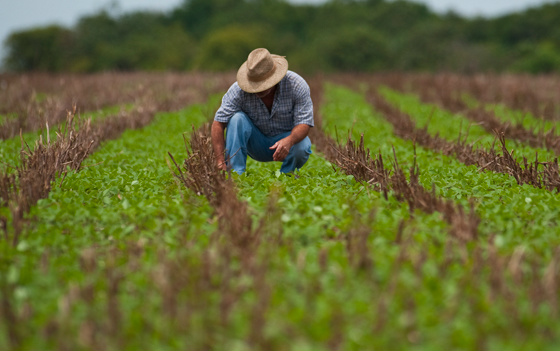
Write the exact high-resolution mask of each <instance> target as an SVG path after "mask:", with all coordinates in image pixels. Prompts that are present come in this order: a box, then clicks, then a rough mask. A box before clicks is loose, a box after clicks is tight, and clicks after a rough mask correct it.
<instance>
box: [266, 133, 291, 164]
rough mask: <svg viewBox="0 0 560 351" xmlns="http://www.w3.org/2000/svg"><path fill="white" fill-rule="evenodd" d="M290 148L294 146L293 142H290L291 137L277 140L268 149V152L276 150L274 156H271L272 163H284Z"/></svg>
mask: <svg viewBox="0 0 560 351" xmlns="http://www.w3.org/2000/svg"><path fill="white" fill-rule="evenodd" d="M292 146H294V142H293V141H292V136H291V135H290V136H287V137H285V138H284V139H280V140H278V141H277V142H276V143H275V144H274V145H272V146H271V147H270V150H276V151H274V155H272V159H273V160H274V161H284V159H285V158H286V156H288V153H289V152H290V149H291V148H292Z"/></svg>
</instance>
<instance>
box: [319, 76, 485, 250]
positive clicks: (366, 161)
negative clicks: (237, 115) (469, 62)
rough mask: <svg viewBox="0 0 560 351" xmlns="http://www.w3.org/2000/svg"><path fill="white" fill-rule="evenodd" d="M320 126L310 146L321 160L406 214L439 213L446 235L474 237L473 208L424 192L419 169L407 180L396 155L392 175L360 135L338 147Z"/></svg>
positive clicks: (476, 218)
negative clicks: (404, 204) (404, 209)
mask: <svg viewBox="0 0 560 351" xmlns="http://www.w3.org/2000/svg"><path fill="white" fill-rule="evenodd" d="M311 84H312V86H313V89H312V91H313V94H314V95H319V96H313V101H315V102H316V101H320V94H321V90H320V89H321V86H320V84H318V83H314V82H312V83H311ZM315 119H316V120H319V121H321V115H320V113H319V111H318V109H316V110H315ZM321 123H322V122H319V123H318V127H317V128H315V129H314V130H313V133H312V137H313V142H314V144H315V145H316V147H317V149H318V150H319V151H320V152H321V153H323V154H324V155H325V157H326V158H327V159H328V160H329V161H330V162H332V163H333V164H335V165H336V166H337V167H339V168H340V169H341V170H342V171H343V172H345V173H346V174H349V175H352V176H354V178H355V179H356V180H357V181H359V182H363V183H364V184H367V185H369V186H372V187H373V188H374V189H376V190H377V191H380V192H382V193H383V194H384V196H385V198H387V196H388V192H389V191H391V192H392V195H394V196H395V197H396V198H397V200H399V201H401V202H407V203H408V205H409V208H410V212H411V213H414V210H415V209H420V210H422V211H423V212H425V213H428V214H430V213H434V212H439V213H441V214H442V215H443V217H444V219H445V220H446V222H448V223H449V224H450V233H451V235H452V236H453V237H455V238H457V239H459V240H463V241H470V240H474V239H476V238H477V236H478V225H479V222H480V219H479V218H478V216H476V214H475V212H474V209H473V207H472V206H471V209H470V211H465V210H464V209H463V208H462V206H460V205H458V204H455V203H454V202H453V201H451V200H447V199H444V198H442V197H441V196H438V195H436V194H435V191H434V190H435V189H432V191H428V190H427V189H426V188H424V187H423V186H422V185H421V184H420V182H419V175H420V169H419V167H418V165H416V164H414V165H412V166H411V167H410V169H409V174H410V180H407V176H406V174H405V172H404V170H403V169H402V167H401V166H400V165H399V162H398V160H397V157H396V155H394V157H393V160H392V163H393V167H392V171H390V170H389V169H388V168H386V167H385V161H384V160H383V156H382V155H381V153H379V154H377V155H375V157H372V156H371V154H370V150H369V149H367V148H366V147H365V145H364V137H363V135H362V137H361V139H360V141H359V142H356V141H355V140H353V139H352V138H351V137H350V136H348V138H347V141H346V144H339V143H337V142H335V141H334V140H333V139H332V138H330V137H329V136H327V135H326V134H325V133H324V132H323V131H322V130H320V126H321Z"/></svg>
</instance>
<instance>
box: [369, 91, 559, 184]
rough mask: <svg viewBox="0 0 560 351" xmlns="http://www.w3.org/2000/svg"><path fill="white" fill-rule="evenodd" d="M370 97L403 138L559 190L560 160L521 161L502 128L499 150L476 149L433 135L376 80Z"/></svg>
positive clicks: (468, 162) (523, 182)
mask: <svg viewBox="0 0 560 351" xmlns="http://www.w3.org/2000/svg"><path fill="white" fill-rule="evenodd" d="M442 94H443V93H442ZM368 99H369V101H370V102H371V104H372V105H373V106H374V107H375V109H377V110H378V111H380V112H381V113H382V115H383V116H384V117H385V118H386V120H387V121H388V122H389V123H391V124H392V125H393V128H394V131H395V133H396V135H398V136H399V137H401V138H403V139H407V140H412V141H414V142H415V143H416V144H418V145H420V146H422V147H425V148H428V149H431V150H434V151H436V152H441V153H442V154H444V155H446V156H451V157H455V158H456V159H457V160H458V161H460V162H461V163H464V164H465V165H467V166H470V165H475V166H477V167H478V169H479V171H485V170H488V171H492V172H496V173H504V174H508V175H510V176H512V177H514V178H515V180H516V181H517V183H518V184H519V185H522V184H530V185H532V186H534V187H536V188H543V189H547V190H549V191H556V192H558V191H560V176H559V173H558V159H554V160H553V161H550V162H541V161H539V160H538V156H537V155H535V160H534V161H529V160H527V158H525V157H524V158H523V160H522V161H519V160H517V159H516V158H515V157H514V156H513V151H509V150H508V148H507V145H506V140H505V138H506V133H504V132H503V131H502V130H500V129H496V130H495V133H496V134H497V135H496V138H497V140H498V142H499V150H496V149H495V148H494V145H493V146H492V147H491V148H490V149H489V150H487V149H484V148H475V147H474V146H473V145H472V144H466V143H465V142H464V141H463V140H461V139H460V138H459V139H458V140H457V141H456V142H450V141H448V140H446V139H443V138H441V137H439V136H438V135H430V134H429V133H428V131H427V126H426V127H424V128H418V127H417V126H416V124H415V122H414V121H413V120H412V118H411V117H410V116H408V115H407V114H406V113H404V112H402V111H400V110H399V109H397V108H395V107H393V106H392V105H391V104H389V103H388V102H387V101H385V100H384V99H383V98H382V97H381V96H380V94H379V93H378V92H377V84H375V83H374V84H372V86H371V87H370V89H369V91H368ZM500 151H501V153H500Z"/></svg>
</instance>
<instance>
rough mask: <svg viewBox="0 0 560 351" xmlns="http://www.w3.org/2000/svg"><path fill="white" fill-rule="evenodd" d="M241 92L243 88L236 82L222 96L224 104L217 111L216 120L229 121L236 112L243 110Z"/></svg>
mask: <svg viewBox="0 0 560 351" xmlns="http://www.w3.org/2000/svg"><path fill="white" fill-rule="evenodd" d="M241 94H242V90H241V88H239V85H237V82H235V83H234V84H233V85H232V86H231V87H230V88H229V89H228V91H227V93H225V95H224V97H223V98H222V104H221V106H220V108H219V109H218V111H216V115H215V116H214V121H217V122H222V123H228V122H229V120H230V118H231V117H232V116H233V115H234V114H235V113H237V112H239V111H241Z"/></svg>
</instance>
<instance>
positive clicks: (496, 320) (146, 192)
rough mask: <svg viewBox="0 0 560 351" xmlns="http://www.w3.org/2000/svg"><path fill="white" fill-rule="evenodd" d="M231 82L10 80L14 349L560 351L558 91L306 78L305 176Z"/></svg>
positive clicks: (4, 305)
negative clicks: (290, 165)
mask: <svg viewBox="0 0 560 351" xmlns="http://www.w3.org/2000/svg"><path fill="white" fill-rule="evenodd" d="M234 79H235V77H234V76H233V75H202V74H184V75H180V74H161V75H156V74H140V73H139V74H130V75H126V74H122V75H121V74H103V75H90V76H87V77H85V76H71V75H68V76H44V75H20V76H18V75H13V76H8V75H5V76H2V75H0V83H2V84H0V86H1V87H2V89H3V90H2V94H0V138H1V140H0V156H1V157H2V162H1V164H0V236H1V239H0V350H138V349H154V350H156V349H157V350H177V349H181V350H271V351H272V350H298V351H299V350H388V349H406V350H438V349H446V350H556V349H557V345H558V344H559V342H560V322H559V320H560V319H559V318H558V314H559V313H560V311H559V308H560V306H559V303H560V301H559V298H560V290H559V288H560V226H559V223H558V218H560V195H559V193H558V192H559V190H560V174H559V170H558V161H557V157H558V155H559V153H560V135H559V134H558V132H557V130H556V129H557V128H556V127H557V123H558V121H559V120H560V78H559V77H555V76H541V77H531V76H472V77H465V76H456V75H413V74H408V75H406V74H386V75H383V74H379V75H360V76H352V75H336V76H335V75H333V76H322V77H309V78H308V82H309V84H310V87H311V92H312V98H313V101H314V108H315V122H316V127H315V128H313V129H312V133H311V135H310V137H311V138H312V142H313V154H312V156H311V157H310V159H309V161H308V163H307V164H306V165H305V167H304V168H303V169H301V170H300V171H299V172H298V173H297V174H291V175H285V174H280V173H279V171H278V170H279V164H278V163H257V162H254V161H250V162H249V164H248V167H247V169H248V171H247V172H246V173H245V174H243V175H236V174H227V173H224V172H220V171H218V170H217V169H216V168H215V167H214V166H213V165H214V164H215V163H214V155H213V154H212V150H211V145H210V139H209V128H208V122H210V121H211V119H212V117H213V115H214V112H215V110H216V109H217V108H218V106H219V104H220V99H221V96H222V94H223V93H224V92H225V91H226V90H227V88H228V87H229V85H230V84H231V83H232V82H233V81H234ZM81 101H83V102H82V103H81ZM74 106H75V107H74ZM46 121H48V124H49V127H48V129H47V126H46V123H45V122H46ZM20 131H21V132H20ZM22 140H23V141H22Z"/></svg>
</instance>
